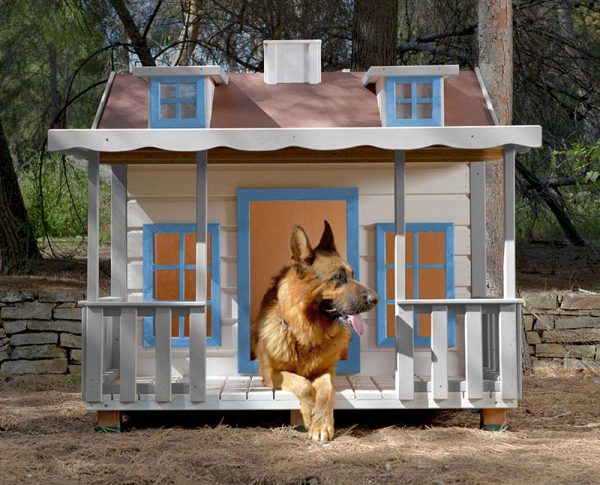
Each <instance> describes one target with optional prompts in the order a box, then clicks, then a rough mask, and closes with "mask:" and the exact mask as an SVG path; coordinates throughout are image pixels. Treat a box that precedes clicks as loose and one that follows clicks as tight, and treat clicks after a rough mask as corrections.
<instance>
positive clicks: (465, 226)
mask: <svg viewBox="0 0 600 485" xmlns="http://www.w3.org/2000/svg"><path fill="white" fill-rule="evenodd" d="M241 187H243V188H266V187H279V188H281V187H313V188H318V187H357V188H358V189H359V211H360V212H359V215H360V222H359V223H360V230H359V238H360V240H359V247H360V276H361V280H362V281H363V282H364V283H366V284H367V285H369V286H371V287H374V286H375V226H374V224H375V223H377V222H393V220H394V214H393V210H394V209H393V203H394V198H393V167H392V165H391V164H369V165H366V164H319V165H300V164H286V165H272V164H270V165H251V166H250V165H209V169H208V192H209V200H208V221H209V222H218V223H220V224H221V285H222V297H221V302H222V303H221V315H222V323H221V324H222V328H223V331H222V346H221V347H219V348H214V347H209V350H208V373H209V374H210V375H224V374H232V373H233V374H235V373H236V372H237V354H236V348H237V277H236V272H237V267H236V264H237V247H236V231H237V227H236V219H237V205H236V191H237V189H238V188H241ZM406 187H407V221H409V222H453V223H454V225H455V240H454V247H455V259H454V265H455V287H456V290H455V291H456V297H458V298H460V297H463V298H465V297H469V296H470V274H471V268H470V230H469V167H468V165H467V164H442V163H429V164H419V165H417V164H409V165H408V167H407V178H406ZM194 200H195V176H194V167H193V166H186V165H173V166H166V165H160V166H159V165H156V166H135V165H130V166H129V170H128V250H127V252H128V278H127V284H128V292H129V297H130V299H132V300H133V299H141V298H142V289H143V278H142V261H141V256H142V226H143V224H147V223H168V222H192V221H194V220H195V212H194V211H195V208H194ZM366 320H367V323H368V330H367V333H366V335H365V336H364V337H363V338H362V339H361V373H362V374H365V375H392V374H393V370H394V367H393V366H394V355H393V349H392V348H379V347H377V345H376V320H375V312H371V313H370V314H369V315H368V316H367V319H366ZM140 325H141V322H140ZM139 334H140V335H142V332H141V331H140V333H139ZM456 335H457V346H456V348H455V349H454V350H452V351H451V352H450V355H449V357H448V359H449V365H450V366H449V375H451V376H452V375H455V374H459V373H461V372H462V370H463V368H464V364H463V362H462V361H463V351H462V350H461V349H463V348H464V346H463V345H462V339H461V337H460V336H461V335H462V322H457V328H456ZM152 356H153V351H152V350H151V349H143V350H141V351H140V353H139V369H140V372H141V373H142V375H153V372H154V370H153V369H154V367H153V361H152ZM186 357H187V351H186V350H184V349H173V368H174V369H173V372H174V374H175V375H177V374H185V373H186V369H187V365H188V364H187V358H186ZM429 363H430V352H429V351H417V352H416V357H415V370H416V371H417V374H418V375H428V374H429V368H430V365H429Z"/></svg>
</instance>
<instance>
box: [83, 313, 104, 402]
mask: <svg viewBox="0 0 600 485" xmlns="http://www.w3.org/2000/svg"><path fill="white" fill-rule="evenodd" d="M86 313H87V315H86V319H85V324H86V327H87V328H86V331H85V337H86V345H85V351H86V355H85V360H86V369H85V385H86V388H85V399H86V401H87V402H101V401H102V369H103V364H102V357H103V356H102V354H103V352H104V350H103V343H104V317H103V312H102V308H99V307H88V308H87V309H86Z"/></svg>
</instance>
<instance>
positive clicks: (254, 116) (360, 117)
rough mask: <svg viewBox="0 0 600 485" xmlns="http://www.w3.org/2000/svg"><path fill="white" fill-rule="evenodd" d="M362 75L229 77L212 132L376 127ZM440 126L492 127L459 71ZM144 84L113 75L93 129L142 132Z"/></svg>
mask: <svg viewBox="0 0 600 485" xmlns="http://www.w3.org/2000/svg"><path fill="white" fill-rule="evenodd" d="M362 75H363V73H358V72H353V73H346V72H323V73H322V78H321V83H320V84H276V85H272V84H265V83H264V82H263V74H262V73H247V74H240V73H230V74H229V84H228V85H218V86H216V88H215V98H214V102H213V111H212V118H211V128H319V127H320V128H324V127H331V128H345V127H374V126H381V122H380V118H379V110H378V108H377V99H376V97H375V94H374V92H373V91H372V90H371V89H369V88H368V87H364V86H363V85H362V81H361V80H362ZM444 103H445V113H444V116H445V125H446V126H481V125H492V124H493V122H492V119H491V117H490V115H489V112H488V110H487V107H486V104H485V100H484V98H483V94H482V92H481V89H480V87H479V83H478V81H477V77H476V76H475V73H474V72H473V71H461V72H460V74H459V75H458V76H455V77H453V78H450V79H449V80H447V81H446V82H445V83H444ZM147 127H148V83H147V82H146V81H145V80H143V79H141V78H138V77H135V76H132V75H130V74H118V75H116V76H115V78H114V81H113V85H112V88H111V90H110V93H109V96H108V99H107V102H106V106H105V108H104V111H103V113H102V117H101V118H100V122H99V123H98V128H111V129H114V128H147Z"/></svg>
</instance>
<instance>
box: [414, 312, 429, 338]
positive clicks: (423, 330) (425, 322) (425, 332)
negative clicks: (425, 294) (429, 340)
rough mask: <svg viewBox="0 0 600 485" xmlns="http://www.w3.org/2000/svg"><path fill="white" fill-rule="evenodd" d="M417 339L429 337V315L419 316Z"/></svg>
mask: <svg viewBox="0 0 600 485" xmlns="http://www.w3.org/2000/svg"><path fill="white" fill-rule="evenodd" d="M416 333H417V337H431V315H424V314H419V320H418V322H417V332H416Z"/></svg>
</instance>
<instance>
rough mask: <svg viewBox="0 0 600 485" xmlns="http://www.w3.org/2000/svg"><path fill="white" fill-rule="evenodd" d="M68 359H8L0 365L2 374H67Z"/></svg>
mask: <svg viewBox="0 0 600 485" xmlns="http://www.w3.org/2000/svg"><path fill="white" fill-rule="evenodd" d="M67 365H68V364H67V359H52V360H7V361H5V362H3V363H2V366H0V374H2V375H11V374H65V373H66V372H67V369H68V367H67Z"/></svg>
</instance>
